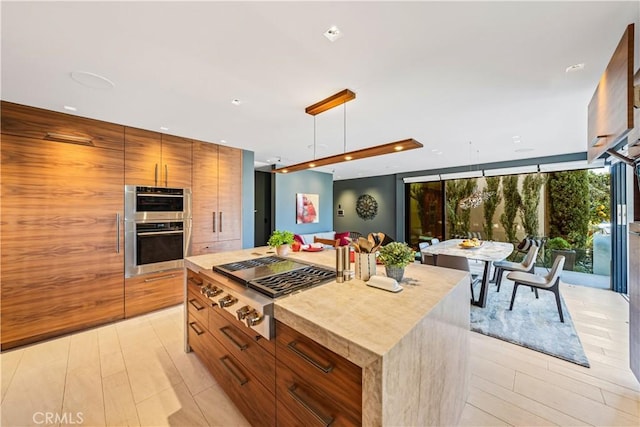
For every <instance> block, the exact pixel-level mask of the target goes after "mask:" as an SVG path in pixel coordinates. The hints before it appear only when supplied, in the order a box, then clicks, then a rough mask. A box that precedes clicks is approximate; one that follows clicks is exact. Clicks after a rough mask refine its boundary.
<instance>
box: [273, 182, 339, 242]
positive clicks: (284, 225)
mask: <svg viewBox="0 0 640 427" xmlns="http://www.w3.org/2000/svg"><path fill="white" fill-rule="evenodd" d="M275 178H276V179H275V188H274V193H275V195H274V206H273V208H274V217H275V221H273V224H274V227H275V229H276V230H289V231H293V232H294V233H296V234H306V233H315V232H321V231H331V230H333V229H334V228H333V212H332V211H333V175H332V174H329V173H322V172H314V171H300V172H294V173H291V174H284V173H278V174H275ZM297 193H309V194H318V195H319V204H320V209H319V217H318V218H319V220H320V221H319V222H318V223H315V224H296V194H297Z"/></svg>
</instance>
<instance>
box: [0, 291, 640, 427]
mask: <svg viewBox="0 0 640 427" xmlns="http://www.w3.org/2000/svg"><path fill="white" fill-rule="evenodd" d="M562 293H563V296H564V299H565V301H566V303H567V305H568V307H569V311H570V313H571V315H572V317H573V320H574V323H575V325H576V328H577V330H578V333H579V335H580V339H581V340H582V343H583V345H584V348H585V351H586V353H587V356H588V358H589V361H590V363H591V368H590V369H588V368H583V367H581V366H578V365H574V364H572V363H568V362H564V361H562V360H560V359H556V358H554V357H551V356H546V355H544V354H541V353H538V352H535V351H531V350H527V349H525V348H523V347H519V346H516V345H512V344H509V343H506V342H503V341H500V340H497V339H494V338H489V337H486V336H483V335H480V334H476V333H473V332H470V337H471V372H472V379H471V387H470V391H469V397H468V401H467V405H466V407H465V410H464V412H463V414H462V420H461V425H466V426H471V425H473V426H484V425H489V426H502V425H514V426H515V425H519V426H520V425H521V426H533V425H599V426H614V425H616V426H617V425H633V426H638V425H640V385H639V384H638V382H637V381H636V380H635V378H634V377H633V375H632V374H631V372H630V371H629V369H628V368H627V366H628V323H627V319H628V303H627V302H626V301H625V300H624V299H623V298H622V297H621V296H620V295H618V294H615V293H613V292H610V291H604V290H600V289H593V288H585V287H578V286H571V285H563V287H562ZM182 319H183V311H182V308H181V307H175V308H171V309H168V310H163V311H160V312H157V313H153V314H151V315H147V316H142V317H138V318H135V319H131V320H127V321H124V322H120V323H117V324H113V325H109V326H105V327H101V328H97V329H93V330H91V331H86V332H82V333H78V334H74V335H71V336H67V337H63V338H59V339H56V340H51V341H48V342H45V343H41V344H38V345H34V346H30V347H25V348H22V349H18V350H14V351H9V352H4V353H2V354H1V355H0V361H1V367H2V370H1V371H0V372H1V376H2V405H1V407H0V409H1V410H2V414H1V425H2V426H23V425H78V424H82V425H85V426H102V425H114V426H123V425H143V426H162V425H172V426H196V425H213V426H232V425H246V424H247V422H246V420H245V419H244V418H243V417H242V415H241V414H239V413H238V411H237V409H236V408H235V407H234V405H233V404H232V403H231V402H230V401H229V399H228V398H227V397H226V396H225V395H224V393H223V392H222V391H221V390H220V388H219V387H218V386H217V384H216V383H215V381H213V379H212V378H211V376H210V375H209V374H208V373H207V371H206V370H205V368H204V367H203V366H202V364H201V363H200V362H199V361H198V360H197V359H196V358H195V356H194V355H193V354H186V353H184V351H183V345H182V337H183V330H182V326H181V325H182ZM79 413H80V414H79ZM47 416H48V417H49V419H48V420H50V421H52V422H51V423H47V422H46V421H47V418H46V417H47ZM56 417H57V420H56ZM56 421H58V422H56ZM60 421H61V422H60ZM80 421H82V422H80Z"/></svg>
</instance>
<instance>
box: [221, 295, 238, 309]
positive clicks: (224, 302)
mask: <svg viewBox="0 0 640 427" xmlns="http://www.w3.org/2000/svg"><path fill="white" fill-rule="evenodd" d="M237 302H238V298H236V297H234V296H233V295H229V294H227V295H226V296H225V297H223V298H220V299H219V300H218V304H219V305H220V307H222V308H224V307H229V306H231V305H233V304H235V303H237Z"/></svg>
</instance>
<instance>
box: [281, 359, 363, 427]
mask: <svg viewBox="0 0 640 427" xmlns="http://www.w3.org/2000/svg"><path fill="white" fill-rule="evenodd" d="M276 378H277V381H276V400H277V405H278V407H277V422H278V425H279V426H290V425H297V426H300V425H302V426H315V425H324V426H327V425H332V426H333V425H335V426H359V425H361V424H362V409H361V404H360V402H361V400H362V397H361V396H362V394H361V393H359V394H356V395H355V396H346V395H345V396H341V397H340V398H336V396H335V394H330V393H326V391H325V390H322V389H317V388H315V387H314V386H315V378H313V377H306V376H304V375H297V374H296V373H294V372H293V371H292V369H290V368H289V367H288V366H285V365H284V364H283V363H282V362H281V361H278V362H277V364H276ZM356 400H357V402H356Z"/></svg>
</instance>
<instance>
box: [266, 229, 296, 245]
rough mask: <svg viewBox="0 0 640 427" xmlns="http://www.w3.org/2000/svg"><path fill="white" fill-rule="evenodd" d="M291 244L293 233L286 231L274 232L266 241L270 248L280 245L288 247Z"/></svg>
mask: <svg viewBox="0 0 640 427" xmlns="http://www.w3.org/2000/svg"><path fill="white" fill-rule="evenodd" d="M291 243H293V233H292V232H291V231H287V230H274V232H273V233H271V236H270V237H269V240H268V241H267V244H268V245H269V246H271V247H272V248H277V247H278V246H282V245H290V244H291Z"/></svg>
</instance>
